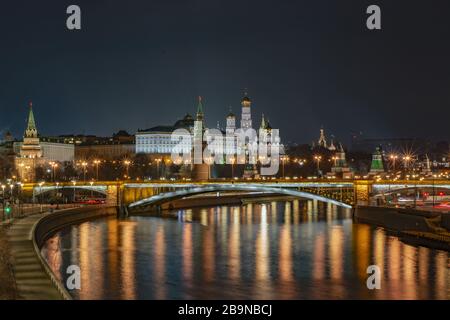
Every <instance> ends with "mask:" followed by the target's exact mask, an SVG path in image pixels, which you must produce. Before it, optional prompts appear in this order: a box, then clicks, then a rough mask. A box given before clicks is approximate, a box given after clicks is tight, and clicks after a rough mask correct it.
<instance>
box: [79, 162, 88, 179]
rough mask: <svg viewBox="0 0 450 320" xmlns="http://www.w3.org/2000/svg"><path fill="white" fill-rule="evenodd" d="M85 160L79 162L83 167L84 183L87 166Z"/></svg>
mask: <svg viewBox="0 0 450 320" xmlns="http://www.w3.org/2000/svg"><path fill="white" fill-rule="evenodd" d="M87 165H88V164H87V162H86V161H83V162H82V163H81V166H82V167H83V182H84V183H86V167H87Z"/></svg>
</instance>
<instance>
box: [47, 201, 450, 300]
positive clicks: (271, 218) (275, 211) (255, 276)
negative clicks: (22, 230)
mask: <svg viewBox="0 0 450 320" xmlns="http://www.w3.org/2000/svg"><path fill="white" fill-rule="evenodd" d="M42 254H43V256H44V257H45V259H46V260H47V262H48V263H49V265H50V268H51V269H52V270H53V272H54V274H55V275H56V276H57V277H58V278H59V279H60V280H61V281H63V282H64V283H66V280H67V278H68V276H69V275H68V274H67V273H66V270H67V267H68V266H69V265H78V266H79V267H80V270H81V289H80V290H72V291H71V292H70V293H71V294H72V296H73V297H74V298H75V299H450V271H449V269H448V267H449V253H448V252H445V251H439V250H432V249H428V248H425V247H416V246H413V245H409V244H406V243H403V242H402V241H400V240H399V239H398V238H397V237H395V236H392V235H389V234H387V233H386V231H384V230H383V229H381V228H376V227H372V226H370V225H366V224H356V223H353V221H352V217H351V211H350V210H349V209H344V208H340V207H336V206H334V205H330V204H325V203H321V202H316V201H306V200H305V201H303V200H293V201H291V200H289V201H287V200H286V201H274V202H267V203H252V204H245V205H241V206H235V205H229V206H220V207H205V208H194V209H185V210H175V211H172V212H170V213H169V214H165V215H163V216H151V215H148V216H134V217H131V218H128V219H126V220H117V219H116V218H114V217H110V218H101V219H97V220H92V221H89V222H84V223H81V224H78V225H72V226H69V227H66V228H64V229H62V230H60V231H59V232H57V233H56V234H54V235H53V236H52V237H51V238H50V239H48V241H47V242H46V244H45V245H44V247H43V248H42ZM369 265H377V266H378V267H379V268H380V270H381V281H380V284H381V288H380V289H378V290H377V289H374V290H369V289H368V288H367V285H366V281H367V278H368V276H369V274H367V267H368V266H369Z"/></svg>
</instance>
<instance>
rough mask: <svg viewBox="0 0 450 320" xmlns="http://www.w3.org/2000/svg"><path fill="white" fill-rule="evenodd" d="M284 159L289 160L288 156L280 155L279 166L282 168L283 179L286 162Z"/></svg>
mask: <svg viewBox="0 0 450 320" xmlns="http://www.w3.org/2000/svg"><path fill="white" fill-rule="evenodd" d="M286 161H289V157H288V156H281V168H282V169H283V179H284V177H285V174H284V165H285V164H286Z"/></svg>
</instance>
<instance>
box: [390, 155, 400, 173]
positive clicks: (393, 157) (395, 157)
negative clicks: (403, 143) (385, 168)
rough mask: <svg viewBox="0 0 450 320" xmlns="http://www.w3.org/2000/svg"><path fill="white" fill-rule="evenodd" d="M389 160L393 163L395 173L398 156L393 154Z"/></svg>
mask: <svg viewBox="0 0 450 320" xmlns="http://www.w3.org/2000/svg"><path fill="white" fill-rule="evenodd" d="M389 158H390V159H391V161H392V170H393V171H394V172H395V161H396V160H397V158H398V156H397V155H396V154H391V155H390V156H389Z"/></svg>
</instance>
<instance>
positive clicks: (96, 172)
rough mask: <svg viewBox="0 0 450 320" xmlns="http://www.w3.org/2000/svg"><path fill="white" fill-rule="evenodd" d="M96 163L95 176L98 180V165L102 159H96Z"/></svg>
mask: <svg viewBox="0 0 450 320" xmlns="http://www.w3.org/2000/svg"><path fill="white" fill-rule="evenodd" d="M94 164H95V176H96V180H97V181H98V165H99V164H100V160H94Z"/></svg>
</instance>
